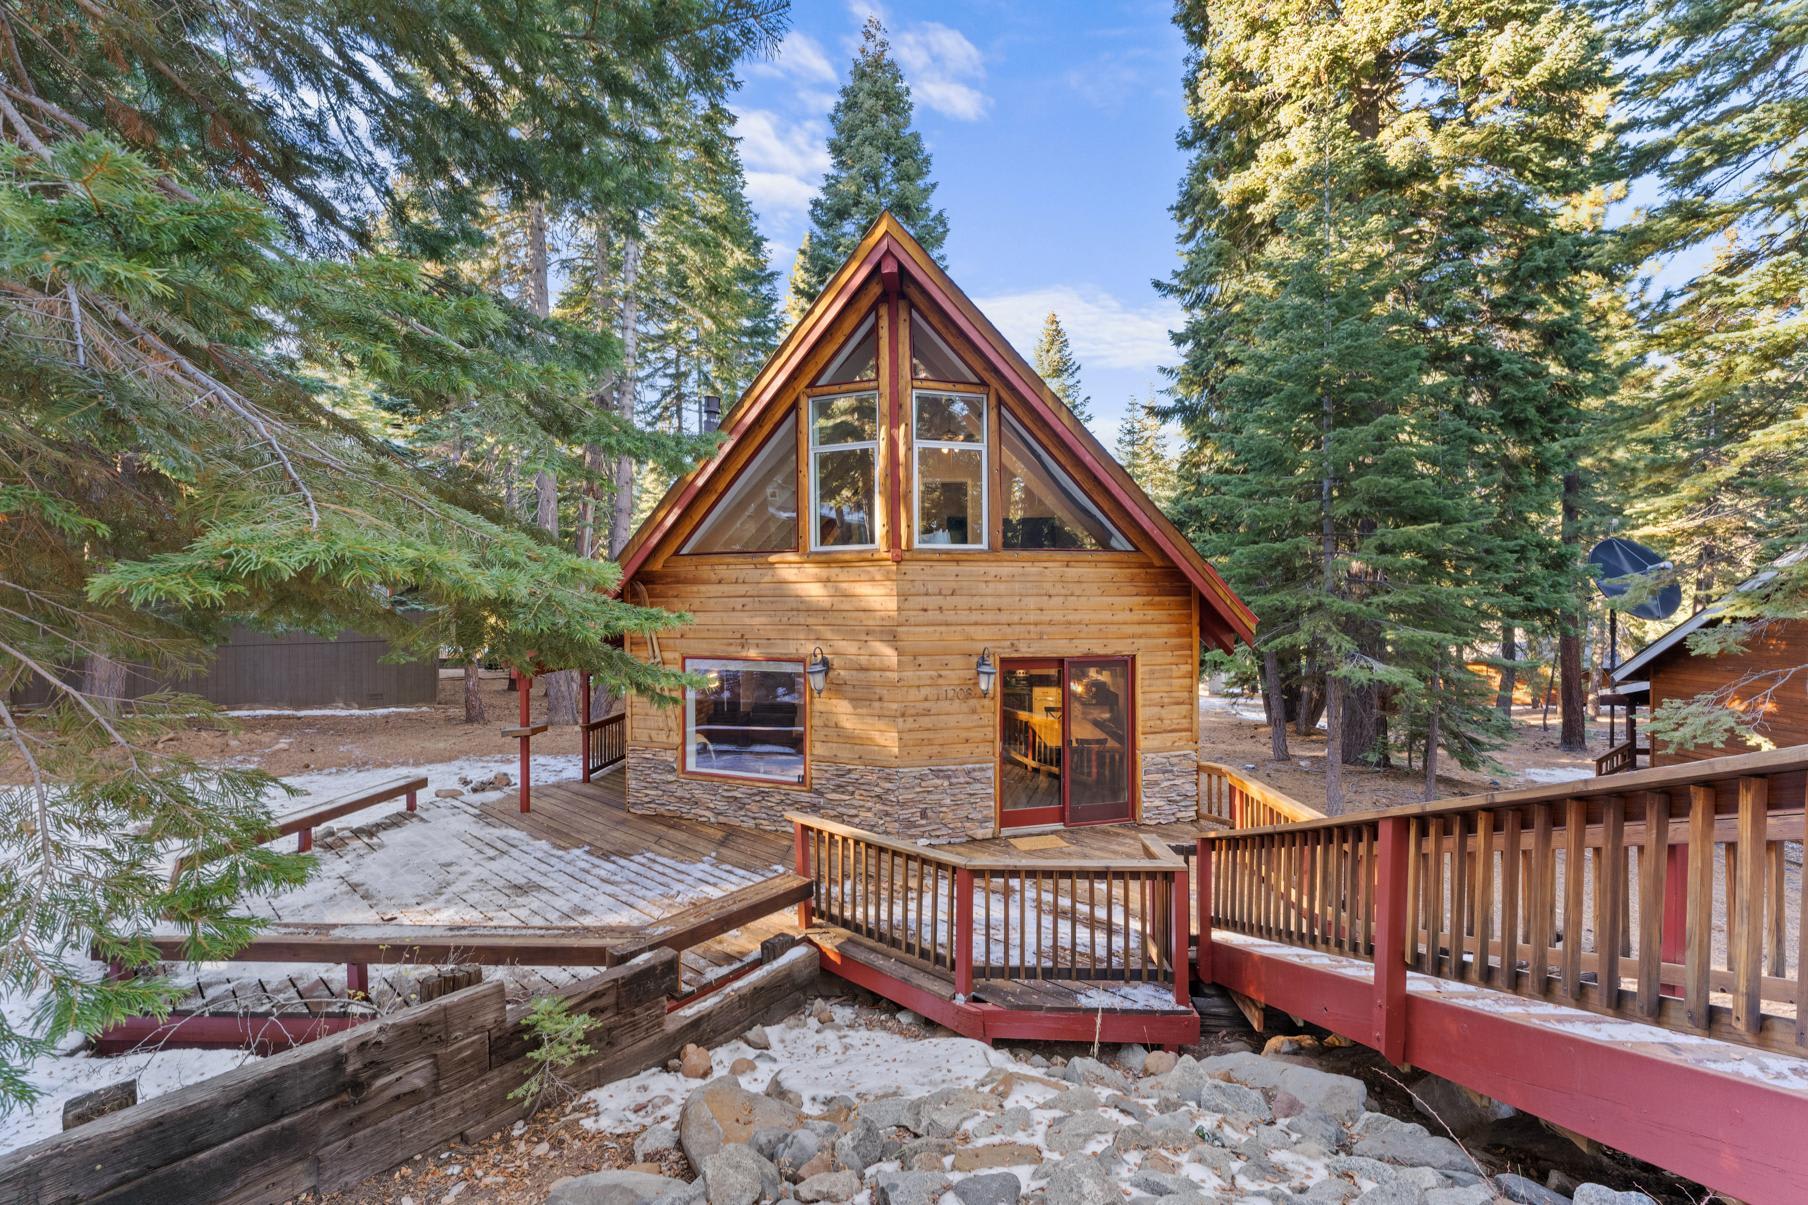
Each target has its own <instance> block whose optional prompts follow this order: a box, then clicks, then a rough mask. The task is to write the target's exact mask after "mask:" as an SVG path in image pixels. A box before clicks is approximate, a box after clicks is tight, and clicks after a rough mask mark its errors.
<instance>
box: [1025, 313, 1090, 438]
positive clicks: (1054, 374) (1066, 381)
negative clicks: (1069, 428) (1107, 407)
mask: <svg viewBox="0 0 1808 1205" xmlns="http://www.w3.org/2000/svg"><path fill="white" fill-rule="evenodd" d="M1036 371H1037V372H1038V373H1039V374H1041V376H1042V379H1043V380H1044V381H1047V382H1048V387H1049V388H1050V389H1052V390H1054V391H1055V396H1056V397H1058V398H1060V399H1061V400H1062V401H1063V402H1065V403H1066V404H1067V408H1068V409H1069V410H1071V411H1073V416H1074V417H1075V418H1077V419H1079V420H1080V421H1081V422H1083V423H1090V422H1091V421H1092V399H1091V398H1089V397H1087V396H1086V393H1085V390H1084V389H1082V388H1081V386H1080V361H1079V359H1078V358H1077V357H1076V356H1075V355H1074V353H1073V344H1071V343H1070V342H1068V339H1067V328H1066V327H1064V326H1062V325H1061V319H1060V317H1059V316H1057V315H1056V313H1055V312H1054V311H1053V310H1050V311H1049V312H1048V317H1046V318H1044V319H1043V320H1042V334H1041V335H1040V336H1039V337H1038V338H1037V339H1036Z"/></svg>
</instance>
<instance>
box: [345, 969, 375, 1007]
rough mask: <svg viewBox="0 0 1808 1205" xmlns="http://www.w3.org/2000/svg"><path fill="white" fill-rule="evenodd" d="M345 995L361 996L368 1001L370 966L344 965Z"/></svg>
mask: <svg viewBox="0 0 1808 1205" xmlns="http://www.w3.org/2000/svg"><path fill="white" fill-rule="evenodd" d="M345 994H346V995H348V996H351V995H362V996H363V997H364V998H365V999H366V1000H368V999H370V966H369V964H367V963H362V962H348V963H346V964H345Z"/></svg>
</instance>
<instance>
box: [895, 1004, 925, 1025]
mask: <svg viewBox="0 0 1808 1205" xmlns="http://www.w3.org/2000/svg"><path fill="white" fill-rule="evenodd" d="M898 1024H899V1025H908V1026H910V1027H911V1028H912V1029H921V1028H923V1026H924V1025H925V1024H926V1022H925V1021H924V1020H923V1018H921V1017H919V1016H918V1015H917V1014H915V1013H913V1012H911V1011H910V1010H909V1009H908V1008H900V1009H899V1010H898Z"/></svg>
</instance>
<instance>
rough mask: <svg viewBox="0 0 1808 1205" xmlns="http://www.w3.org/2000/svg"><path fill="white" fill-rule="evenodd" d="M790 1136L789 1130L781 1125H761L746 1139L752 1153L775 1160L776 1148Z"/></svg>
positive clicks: (776, 1156)
mask: <svg viewBox="0 0 1808 1205" xmlns="http://www.w3.org/2000/svg"><path fill="white" fill-rule="evenodd" d="M790 1137H791V1131H790V1130H787V1129H785V1128H784V1127H783V1126H761V1127H760V1128H759V1129H757V1130H755V1131H754V1132H753V1135H752V1136H751V1137H750V1138H748V1139H747V1145H748V1146H750V1147H752V1148H753V1153H754V1154H756V1155H758V1156H759V1157H760V1158H762V1159H773V1160H776V1159H777V1158H778V1148H779V1147H781V1146H783V1145H785V1142H786V1141H787V1140H788V1139H789V1138H790Z"/></svg>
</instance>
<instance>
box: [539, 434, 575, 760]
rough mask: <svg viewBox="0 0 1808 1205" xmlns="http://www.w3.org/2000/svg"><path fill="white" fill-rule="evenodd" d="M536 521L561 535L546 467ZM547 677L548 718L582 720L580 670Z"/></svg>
mask: <svg viewBox="0 0 1808 1205" xmlns="http://www.w3.org/2000/svg"><path fill="white" fill-rule="evenodd" d="M534 495H535V501H536V505H535V508H534V521H535V522H536V523H537V524H539V526H540V528H541V530H543V531H545V532H547V533H548V534H549V535H551V536H552V537H553V538H554V539H557V538H558V535H559V481H558V478H556V477H554V476H553V475H552V473H551V472H550V471H548V470H546V469H541V470H540V471H539V472H538V473H535V474H534ZM543 676H544V678H545V680H546V722H547V723H548V724H575V723H577V722H578V671H577V670H575V669H561V670H554V671H552V672H549V673H547V674H545V675H543Z"/></svg>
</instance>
